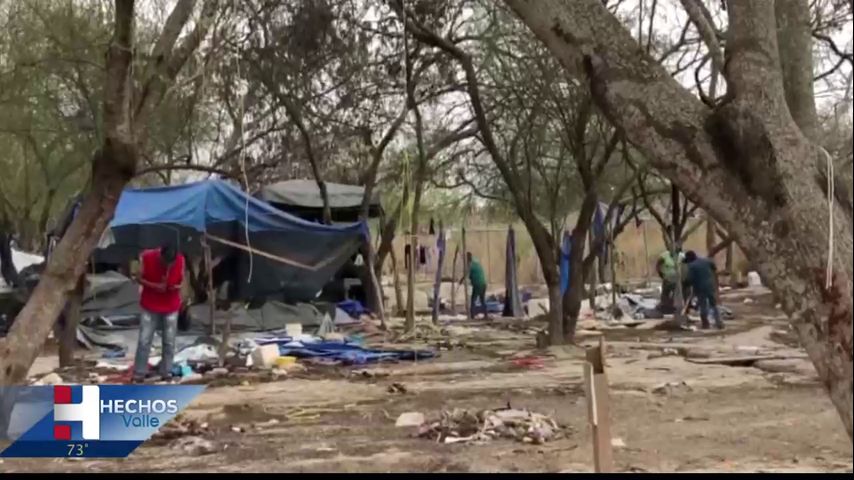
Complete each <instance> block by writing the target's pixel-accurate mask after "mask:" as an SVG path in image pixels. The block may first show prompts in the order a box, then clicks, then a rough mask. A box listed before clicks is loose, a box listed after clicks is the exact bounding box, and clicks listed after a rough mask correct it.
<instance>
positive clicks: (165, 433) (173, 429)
mask: <svg viewBox="0 0 854 480" xmlns="http://www.w3.org/2000/svg"><path fill="white" fill-rule="evenodd" d="M209 433H210V430H209V428H208V424H207V423H199V422H197V421H195V420H188V419H186V418H184V417H183V416H180V415H179V416H177V417H175V418H173V419H172V421H170V422H169V423H167V424H166V425H164V426H163V428H161V429H160V430H158V431H157V432H156V433H155V434H154V435H152V436H151V439H152V440H154V441H157V440H173V439H176V438H180V437H186V436H193V437H199V436H202V435H206V434H209Z"/></svg>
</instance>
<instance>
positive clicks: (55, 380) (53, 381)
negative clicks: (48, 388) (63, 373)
mask: <svg viewBox="0 0 854 480" xmlns="http://www.w3.org/2000/svg"><path fill="white" fill-rule="evenodd" d="M64 383H65V380H63V379H62V377H60V376H59V375H58V374H56V373H53V372H52V373H48V374H47V375H45V376H43V377H42V378H40V379H38V380H36V381H35V382H33V385H62V384H64Z"/></svg>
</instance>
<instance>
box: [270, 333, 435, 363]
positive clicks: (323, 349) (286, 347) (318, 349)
mask: <svg viewBox="0 0 854 480" xmlns="http://www.w3.org/2000/svg"><path fill="white" fill-rule="evenodd" d="M257 343H258V344H259V345H268V344H271V343H275V344H277V345H278V346H279V354H280V355H282V356H290V357H297V358H318V357H322V358H326V359H330V360H338V361H340V362H341V363H343V364H345V365H364V364H366V363H376V362H386V361H412V360H426V359H430V358H435V357H436V356H437V355H436V352H433V351H430V350H418V351H401V350H372V349H368V348H364V347H362V346H360V345H358V344H355V343H341V342H323V341H318V342H310V343H309V342H305V343H303V342H294V341H292V339H291V338H287V337H283V338H274V339H267V340H265V339H259V340H257Z"/></svg>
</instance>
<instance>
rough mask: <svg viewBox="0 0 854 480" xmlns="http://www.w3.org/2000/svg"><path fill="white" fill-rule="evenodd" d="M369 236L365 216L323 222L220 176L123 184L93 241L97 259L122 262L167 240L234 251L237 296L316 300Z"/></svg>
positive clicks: (187, 248) (189, 250)
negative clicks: (291, 211)
mask: <svg viewBox="0 0 854 480" xmlns="http://www.w3.org/2000/svg"><path fill="white" fill-rule="evenodd" d="M367 238H369V234H368V229H367V225H366V224H365V223H364V222H359V223H352V224H346V225H334V226H333V225H321V224H318V223H312V222H309V221H306V220H303V219H300V218H297V217H295V216H292V215H289V214H287V213H284V212H282V211H280V210H278V209H276V208H274V207H273V206H271V205H269V204H267V203H265V202H263V201H260V200H258V199H256V198H253V197H251V196H249V195H247V194H246V193H244V192H243V191H241V190H239V189H237V188H236V187H234V186H232V185H231V184H229V183H227V182H225V181H222V180H207V181H202V182H196V183H189V184H185V185H178V186H170V187H157V188H144V189H129V190H125V191H124V192H123V193H122V196H121V198H120V199H119V204H118V206H117V208H116V213H115V216H114V217H113V220H112V221H111V222H110V225H109V228H108V229H107V231H105V233H104V236H103V237H102V239H101V243H100V244H99V251H98V252H96V261H99V262H105V263H115V264H120V263H123V262H126V261H128V260H130V259H133V258H136V257H137V256H138V255H139V253H140V251H141V250H142V249H145V248H156V247H159V246H161V245H163V244H164V243H165V242H171V243H173V244H174V245H177V247H178V248H179V249H180V250H181V251H182V252H184V254H185V255H188V256H194V257H197V258H198V257H199V256H201V255H202V254H203V244H204V242H207V244H208V245H210V248H211V251H212V255H213V257H214V258H217V257H227V256H230V255H237V256H238V258H239V261H238V268H237V278H236V279H235V282H236V286H237V289H236V291H237V295H238V297H240V298H268V297H275V298H277V299H279V300H284V301H288V302H298V301H309V300H312V299H314V298H315V297H316V296H317V294H318V292H319V291H320V290H321V289H322V288H323V285H324V284H325V283H326V282H327V281H328V280H329V279H330V278H332V276H333V275H334V274H335V272H336V271H337V270H338V269H339V268H340V267H341V266H342V265H343V264H344V263H345V262H346V261H347V260H348V259H349V258H350V257H352V256H353V255H354V254H355V253H356V251H357V250H358V249H359V246H360V245H361V242H363V241H365V239H367Z"/></svg>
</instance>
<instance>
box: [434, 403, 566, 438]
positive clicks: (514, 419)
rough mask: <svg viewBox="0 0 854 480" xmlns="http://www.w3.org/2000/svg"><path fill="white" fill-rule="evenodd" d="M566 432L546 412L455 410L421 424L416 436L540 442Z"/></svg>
mask: <svg viewBox="0 0 854 480" xmlns="http://www.w3.org/2000/svg"><path fill="white" fill-rule="evenodd" d="M568 433H569V430H568V428H567V427H563V426H560V425H558V424H557V422H555V421H554V420H553V419H551V418H550V417H547V416H545V415H542V414H539V413H534V412H530V411H528V410H516V409H510V408H507V409H503V410H483V411H481V412H478V413H472V412H469V411H466V410H459V409H455V410H453V411H451V412H442V415H441V418H440V419H439V420H437V421H434V422H429V423H425V424H423V425H422V426H421V429H420V431H419V434H418V436H419V437H421V438H429V439H431V440H435V441H436V442H440V443H447V444H452V443H469V442H487V441H490V440H492V439H495V438H510V439H514V440H516V441H518V442H522V443H532V444H535V445H540V444H542V443H545V442H548V441H551V440H555V439H558V438H561V437H563V436H565V435H567V434H568Z"/></svg>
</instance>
